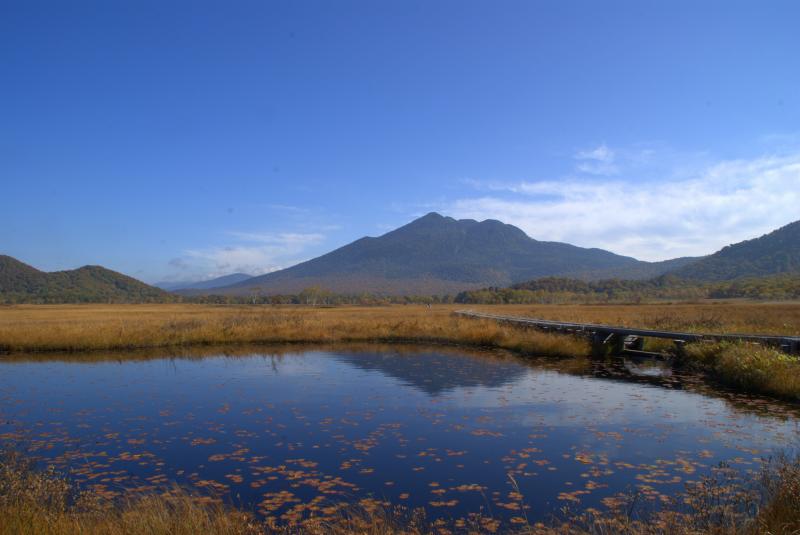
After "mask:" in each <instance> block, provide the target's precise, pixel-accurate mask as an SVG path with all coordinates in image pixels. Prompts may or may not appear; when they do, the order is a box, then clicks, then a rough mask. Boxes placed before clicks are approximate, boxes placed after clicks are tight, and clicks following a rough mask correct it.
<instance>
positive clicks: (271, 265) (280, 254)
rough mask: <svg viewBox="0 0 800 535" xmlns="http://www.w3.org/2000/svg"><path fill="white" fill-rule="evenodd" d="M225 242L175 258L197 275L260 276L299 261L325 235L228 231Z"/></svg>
mask: <svg viewBox="0 0 800 535" xmlns="http://www.w3.org/2000/svg"><path fill="white" fill-rule="evenodd" d="M227 235H228V237H229V241H230V242H231V243H229V244H228V245H223V246H215V247H206V248H202V249H190V250H187V251H185V252H184V255H183V256H182V257H181V258H179V259H177V260H179V261H180V262H181V264H182V265H184V266H190V269H191V270H192V271H194V272H196V273H198V274H199V275H200V277H201V278H212V277H218V276H220V275H225V274H228V273H234V272H244V273H250V274H253V275H260V274H264V273H269V272H272V271H277V270H279V269H283V268H285V267H288V266H291V265H293V264H296V263H298V262H301V261H302V260H303V259H304V258H303V257H304V255H305V254H306V252H307V250H308V249H309V248H310V247H313V246H315V245H318V244H320V243H322V242H323V241H324V240H325V235H324V234H321V233H318V232H313V233H299V232H278V233H272V232H228V233H227Z"/></svg>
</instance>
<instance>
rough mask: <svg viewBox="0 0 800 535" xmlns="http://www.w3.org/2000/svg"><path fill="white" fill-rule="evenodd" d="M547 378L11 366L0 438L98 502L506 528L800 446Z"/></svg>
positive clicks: (654, 389) (763, 426)
mask: <svg viewBox="0 0 800 535" xmlns="http://www.w3.org/2000/svg"><path fill="white" fill-rule="evenodd" d="M566 364H567V363H565V369H566V368H567V365H566ZM640 367H641V365H637V366H636V368H637V369H638V368H640ZM557 368H558V366H556V367H555V369H554V367H553V365H552V364H550V365H548V366H547V367H546V368H545V367H543V366H538V365H535V364H530V363H527V362H525V361H522V360H518V359H514V358H510V357H503V358H500V357H495V356H481V355H473V354H469V355H468V354H459V353H457V352H454V351H452V350H451V351H446V352H445V351H443V350H429V349H428V350H426V349H418V350H415V351H408V350H405V351H394V350H391V349H389V350H382V351H359V352H356V351H349V352H348V351H320V350H314V351H311V350H310V351H306V352H296V353H289V354H281V355H272V356H270V355H252V356H248V357H209V358H197V359H189V358H173V359H170V358H156V359H147V360H120V361H119V362H115V361H100V362H91V361H87V362H80V361H75V359H73V360H71V361H70V360H42V359H40V360H36V361H33V360H27V361H26V360H20V359H15V360H6V361H0V440H2V441H3V442H4V443H19V444H22V445H23V446H25V447H27V448H29V449H31V450H32V451H33V452H34V453H35V454H36V455H39V456H42V457H45V458H49V459H51V460H53V462H56V463H57V464H58V465H59V466H61V467H63V468H65V469H67V468H70V469H73V470H75V471H76V472H75V477H76V478H78V479H79V480H81V481H84V482H85V484H87V485H97V487H96V488H98V489H100V490H102V491H105V492H109V493H113V492H118V491H119V490H120V489H122V488H131V487H137V488H139V489H140V490H148V489H152V488H158V487H159V486H160V485H164V484H167V482H169V481H173V480H176V481H178V482H180V483H184V484H191V485H195V486H198V487H200V488H202V489H204V490H208V491H213V492H215V493H218V494H220V495H223V496H238V497H239V498H237V499H238V500H240V501H241V503H242V504H244V505H245V506H247V507H248V508H252V509H256V510H258V511H260V512H261V513H262V514H264V515H269V516H276V517H278V518H281V517H282V519H283V520H284V521H288V520H291V519H292V518H295V517H297V516H301V515H305V514H309V510H314V511H315V514H324V512H325V511H327V512H332V510H331V509H326V508H329V507H332V505H333V504H335V503H337V502H339V501H352V500H364V499H365V500H367V502H365V503H367V504H369V503H372V502H370V501H369V500H375V499H377V500H384V499H385V500H388V501H391V502H393V503H402V504H406V505H408V506H412V507H416V506H424V507H426V508H428V510H429V512H430V514H432V515H433V516H445V517H448V518H451V517H459V516H463V515H465V514H466V513H467V512H469V511H477V510H478V509H479V508H481V507H484V513H486V510H485V508H486V507H489V506H490V507H491V509H492V514H493V515H495V516H496V517H497V518H502V519H505V520H509V519H511V518H514V517H515V516H519V515H520V514H521V510H520V503H524V504H525V505H526V506H527V507H529V510H528V511H527V515H528V517H529V518H543V517H544V516H545V515H547V514H548V513H549V512H553V511H555V510H557V509H558V508H559V507H561V506H563V505H567V504H568V505H570V506H571V507H572V508H573V509H574V508H576V507H585V506H601V505H602V503H603V499H604V498H607V497H609V496H612V495H614V494H615V493H618V492H621V491H630V490H636V489H637V488H639V489H641V488H642V486H643V485H645V486H647V487H652V488H654V489H656V490H655V492H654V493H653V492H651V494H650V495H651V498H652V499H655V500H658V499H659V493H662V494H663V495H671V494H674V493H675V492H678V491H680V490H681V489H682V487H683V484H684V483H685V482H686V481H687V480H692V479H695V480H696V479H697V478H698V477H699V476H700V475H702V474H703V473H707V472H708V470H709V469H710V467H712V466H714V465H715V464H717V463H718V462H720V461H729V462H732V463H733V465H734V466H736V467H738V468H740V469H741V470H752V469H755V468H756V467H757V460H758V459H759V458H760V457H762V456H768V455H769V454H771V453H772V452H774V451H777V450H781V449H784V448H788V447H791V446H793V445H794V444H797V443H798V438H800V428H799V427H798V419H797V418H796V416H794V415H793V413H792V410H791V409H788V408H786V407H783V406H781V405H776V404H767V403H765V402H763V401H759V400H747V399H745V400H743V402H742V404H736V403H733V402H732V401H731V399H730V398H729V397H728V398H725V397H711V396H709V395H706V394H704V393H702V389H696V388H688V389H682V388H681V387H680V385H678V384H677V383H667V386H670V387H669V388H666V387H663V386H657V385H655V384H649V383H642V382H640V381H638V380H637V377H635V376H633V375H631V376H630V377H626V376H625V374H624V373H623V374H622V375H620V374H619V373H617V374H616V375H615V378H614V379H613V380H612V379H606V378H598V377H596V376H595V375H597V374H593V373H587V372H582V373H581V374H578V373H563V372H561V371H558V369H557ZM622 369H623V370H625V369H627V368H624V367H623V368H622ZM601 371H602V370H601ZM634 371H636V370H634ZM640 371H642V370H638V371H637V373H639V372H640ZM648 374H650V372H649V371H648V370H644V373H643V374H642V373H639V375H645V376H646V375H648ZM509 474H511V475H513V477H514V478H515V479H516V481H517V482H518V483H519V486H520V490H521V491H522V494H523V495H524V499H523V500H520V499H519V498H518V497H515V495H513V494H509V493H512V492H513V489H512V487H511V486H510V480H509V477H508V475H509ZM308 504H311V505H310V506H309V505H308ZM309 507H310V509H309ZM301 508H305V510H303V511H300V512H298V510H299V509H301ZM334 508H335V507H334Z"/></svg>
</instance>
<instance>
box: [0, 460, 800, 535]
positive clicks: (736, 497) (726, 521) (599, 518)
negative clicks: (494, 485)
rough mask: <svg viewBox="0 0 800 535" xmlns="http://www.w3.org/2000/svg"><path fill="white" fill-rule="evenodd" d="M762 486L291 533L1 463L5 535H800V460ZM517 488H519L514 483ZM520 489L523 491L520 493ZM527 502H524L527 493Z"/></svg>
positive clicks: (316, 524) (775, 470) (711, 486)
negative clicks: (650, 501)
mask: <svg viewBox="0 0 800 535" xmlns="http://www.w3.org/2000/svg"><path fill="white" fill-rule="evenodd" d="M756 476H757V477H750V476H748V474H742V473H739V472H737V471H735V470H731V469H730V468H729V467H727V466H725V465H721V466H719V467H718V468H717V469H716V470H714V471H713V473H712V474H711V475H710V476H708V477H705V478H703V479H701V480H700V481H698V482H696V483H693V484H691V485H689V486H688V487H687V489H686V492H685V493H684V494H682V495H679V496H677V497H675V498H673V499H672V500H670V502H669V503H667V504H665V506H664V507H663V508H662V509H660V510H656V511H648V510H647V509H646V507H640V505H641V504H644V503H645V502H646V501H647V500H646V498H643V499H640V497H639V496H638V495H633V496H617V497H615V498H613V499H610V500H609V501H608V506H609V509H608V510H607V511H602V512H601V511H598V510H593V509H590V510H586V511H583V512H580V513H576V514H565V515H562V517H561V520H560V521H554V522H551V523H548V524H543V523H536V524H533V525H531V524H529V523H528V522H527V520H525V521H523V522H521V523H520V524H522V525H519V524H517V525H516V526H514V525H512V526H511V527H507V528H505V529H503V528H502V526H501V524H500V522H498V521H497V520H495V519H493V518H491V517H486V516H482V515H481V514H479V513H476V514H472V515H469V516H468V518H467V519H465V520H461V521H459V522H457V523H456V524H455V525H453V524H452V523H449V522H447V521H443V520H430V519H428V518H427V517H426V515H425V512H424V510H422V509H412V510H409V509H407V508H403V507H393V506H391V505H385V504H383V503H377V504H375V503H371V504H370V505H368V506H366V505H360V504H354V505H352V506H347V507H344V508H342V509H341V511H340V512H339V513H338V514H337V515H335V516H333V517H329V518H313V517H312V518H309V519H306V520H304V521H302V522H301V523H299V524H297V525H294V526H291V527H279V526H273V525H270V524H267V523H265V522H262V521H260V520H258V519H256V517H255V516H254V515H252V514H250V513H247V512H244V511H241V510H238V509H235V508H233V507H230V506H227V505H224V504H223V503H222V502H221V501H220V500H218V499H211V498H209V497H207V496H198V495H194V494H191V493H189V492H187V491H185V490H182V489H180V488H177V487H174V488H172V489H169V490H168V491H166V492H163V493H161V494H144V495H137V496H136V497H130V498H123V499H120V500H117V501H109V500H107V499H106V498H104V497H102V496H98V495H95V494H93V493H92V491H91V490H87V491H79V490H78V489H77V488H76V487H75V486H74V485H73V484H72V483H70V482H69V480H68V479H66V478H64V477H63V476H61V475H59V474H57V473H56V472H54V471H53V470H52V469H45V470H42V471H38V470H35V469H34V467H33V465H32V464H31V462H30V461H28V460H27V459H25V458H23V457H21V456H20V455H18V454H17V453H14V452H5V453H4V454H2V455H0V534H1V535H11V534H24V535H28V534H30V535H33V534H36V535H39V534H43V535H68V534H70V535H71V534H73V533H81V534H86V535H100V534H105V535H117V534H119V535H123V534H131V535H140V534H141V535H145V534H147V535H167V534H177V535H183V534H185V535H189V534H195V533H204V534H209V535H255V534H262V533H284V534H297V535H305V534H309V535H345V534H349V533H361V534H364V535H401V534H402V535H422V534H428V533H452V532H462V533H476V534H480V533H496V532H500V531H501V530H502V532H506V533H507V532H510V533H519V534H523V533H528V534H540V535H557V534H560V535H612V534H626V535H672V534H676V535H690V534H691V535H694V534H701V533H703V534H705V533H711V534H719V535H755V534H761V533H764V534H767V533H769V534H774V535H784V534H785V535H790V534H797V533H800V457H798V458H788V457H785V456H784V457H779V458H777V459H775V460H773V461H771V462H769V463H767V464H766V465H765V466H764V468H763V469H762V471H761V473H760V474H756ZM512 481H513V480H512ZM515 488H516V489H518V487H517V486H515ZM519 500H520V502H522V501H523V500H524V497H523V496H522V495H521V494H520V495H519Z"/></svg>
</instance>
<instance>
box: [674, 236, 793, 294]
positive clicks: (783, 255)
mask: <svg viewBox="0 0 800 535" xmlns="http://www.w3.org/2000/svg"><path fill="white" fill-rule="evenodd" d="M781 273H798V274H800V221H795V222H794V223H790V224H788V225H786V226H784V227H781V228H779V229H777V230H774V231H772V232H770V233H769V234H765V235H764V236H761V237H760V238H755V239H752V240H746V241H743V242H739V243H735V244H733V245H728V246H727V247H724V248H722V249H720V250H719V251H717V252H716V253H714V254H712V255H710V256H707V257H705V258H702V259H700V260H698V261H696V262H692V263H690V264H688V265H686V266H683V267H681V268H678V269H674V270H670V271H669V275H672V276H675V277H678V278H681V279H686V280H694V281H723V280H734V279H742V278H748V277H764V276H769V275H778V274H781Z"/></svg>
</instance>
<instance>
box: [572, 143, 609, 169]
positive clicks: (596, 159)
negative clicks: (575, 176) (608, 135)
mask: <svg viewBox="0 0 800 535" xmlns="http://www.w3.org/2000/svg"><path fill="white" fill-rule="evenodd" d="M574 158H575V160H577V164H576V165H575V168H576V169H577V170H578V171H579V172H581V173H588V174H590V175H615V174H617V173H618V172H619V167H618V166H617V165H616V164H615V163H614V160H615V158H616V154H615V153H614V151H613V150H611V149H609V148H608V146H607V145H606V144H605V143H603V144H602V145H598V146H597V147H594V148H591V149H585V150H580V151H578V152H577V153H575V156H574Z"/></svg>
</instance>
